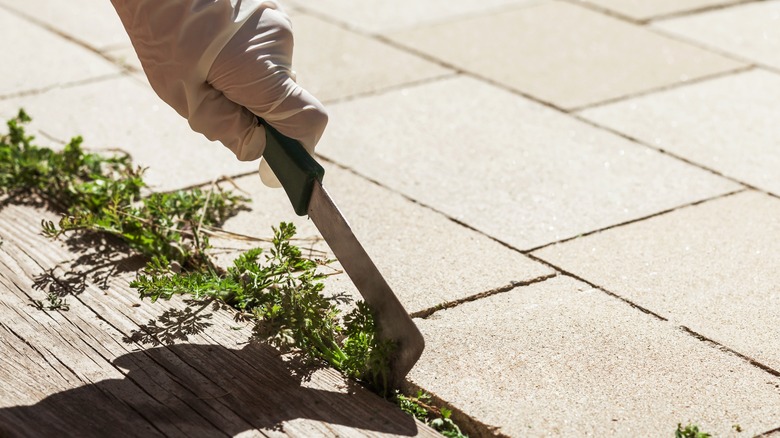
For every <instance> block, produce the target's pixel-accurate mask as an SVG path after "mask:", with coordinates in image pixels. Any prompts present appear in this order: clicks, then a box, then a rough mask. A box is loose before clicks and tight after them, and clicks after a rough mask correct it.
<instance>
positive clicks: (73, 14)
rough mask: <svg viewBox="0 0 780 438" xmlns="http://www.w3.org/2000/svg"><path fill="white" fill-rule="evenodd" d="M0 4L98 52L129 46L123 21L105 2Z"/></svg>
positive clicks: (13, 0) (11, 0)
mask: <svg viewBox="0 0 780 438" xmlns="http://www.w3.org/2000/svg"><path fill="white" fill-rule="evenodd" d="M0 5H2V6H4V7H6V8H8V9H11V10H14V11H17V12H19V13H21V14H24V15H26V16H28V17H31V18H32V19H34V20H37V21H39V22H41V23H44V24H45V25H46V26H49V27H51V28H52V29H55V30H57V31H58V32H61V33H63V34H65V35H67V36H68V37H69V38H73V39H76V40H78V41H80V42H82V43H84V44H87V45H89V46H90V47H93V48H95V49H98V50H101V49H105V48H109V47H113V46H118V45H127V44H130V38H129V37H128V36H127V33H126V32H125V28H124V27H123V26H122V21H121V20H120V19H119V16H117V14H116V11H114V7H113V6H112V5H111V2H110V1H107V0H106V1H103V0H98V1H95V0H68V1H61V0H24V1H19V0H0Z"/></svg>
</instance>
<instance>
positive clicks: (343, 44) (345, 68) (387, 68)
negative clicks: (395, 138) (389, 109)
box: [292, 14, 450, 101]
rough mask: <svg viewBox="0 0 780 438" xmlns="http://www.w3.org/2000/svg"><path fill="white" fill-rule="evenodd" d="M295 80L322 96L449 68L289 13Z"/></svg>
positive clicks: (442, 72)
mask: <svg viewBox="0 0 780 438" xmlns="http://www.w3.org/2000/svg"><path fill="white" fill-rule="evenodd" d="M292 21H293V26H294V28H295V31H296V33H295V55H294V61H293V68H294V69H295V70H296V71H297V72H298V82H299V83H300V84H301V85H302V86H303V87H304V88H306V89H307V90H309V91H310V92H311V93H312V94H314V95H315V96H317V98H318V99H320V100H322V101H329V100H334V99H339V98H344V97H350V96H354V95H356V94H362V93H367V92H372V91H377V90H380V89H383V88H387V87H393V86H398V85H401V84H405V83H409V82H413V81H419V80H423V79H430V78H434V77H438V76H442V75H445V74H447V73H448V72H449V71H450V70H448V69H446V68H443V67H440V66H439V65H437V64H434V63H432V62H429V61H425V60H423V59H422V58H419V57H416V56H414V55H410V54H409V53H406V52H404V51H401V50H399V49H397V48H395V47H392V46H390V45H387V44H384V43H381V42H379V41H376V40H374V39H371V38H368V37H365V36H362V35H359V34H356V33H354V32H349V31H347V30H345V29H343V28H341V27H339V26H336V25H334V24H331V23H328V22H325V21H322V20H320V19H317V18H315V17H312V16H310V15H304V14H293V16H292Z"/></svg>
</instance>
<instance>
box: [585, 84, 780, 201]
mask: <svg viewBox="0 0 780 438" xmlns="http://www.w3.org/2000/svg"><path fill="white" fill-rule="evenodd" d="M777 102H780V76H778V75H776V74H773V73H769V72H766V71H763V70H756V71H750V72H746V73H742V74H739V75H734V76H728V77H725V78H719V79H714V80H710V81H705V82H702V83H699V84H695V85H691V86H687V87H683V88H678V89H673V90H669V91H665V92H662V93H655V94H651V95H648V96H643V97H640V98H636V99H631V100H627V101H623V102H619V103H615V104H612V105H607V106H604V107H599V108H593V109H590V110H587V111H584V112H583V113H582V115H583V116H584V117H585V118H587V119H590V120H592V121H594V122H597V123H599V124H601V125H604V126H608V127H610V128H613V129H616V130H618V131H620V132H623V133H626V134H628V135H630V136H631V137H633V138H637V139H639V140H642V141H644V142H646V143H647V144H650V145H653V146H655V147H658V148H661V149H664V150H667V151H669V152H672V153H674V154H676V155H679V156H682V157H684V158H686V159H688V160H691V161H693V162H696V163H700V164H702V165H704V166H707V167H709V168H711V169H714V170H717V171H719V172H721V173H723V174H724V175H727V176H730V177H733V178H737V179H739V180H740V181H744V182H746V183H748V184H751V185H753V186H756V187H759V188H762V189H764V190H768V191H772V192H773V193H775V194H778V195H780V173H778V171H777V170H778V169H780V154H777V148H778V145H780V126H778V124H777V114H778V107H777ZM747 114H749V116H746V115H747Z"/></svg>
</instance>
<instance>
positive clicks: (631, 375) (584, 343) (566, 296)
mask: <svg viewBox="0 0 780 438" xmlns="http://www.w3.org/2000/svg"><path fill="white" fill-rule="evenodd" d="M419 326H420V329H421V331H422V332H423V335H424V336H425V339H426V342H427V349H426V350H425V352H424V353H423V356H422V358H421V359H420V362H418V364H417V366H416V367H415V368H414V369H413V370H412V373H411V374H410V376H411V379H412V381H413V382H414V383H416V384H417V385H420V386H422V387H423V388H425V389H426V390H428V391H431V392H433V393H435V394H436V395H438V396H439V397H441V398H443V399H444V400H445V401H446V402H448V403H450V404H452V405H453V406H454V407H455V408H457V409H460V410H463V411H465V412H467V413H468V414H469V415H470V416H472V417H473V418H475V419H476V420H478V421H480V422H482V423H484V424H487V425H491V426H496V427H499V429H498V432H500V433H504V434H507V435H509V436H551V435H555V436H651V435H652V436H672V435H673V434H674V430H675V429H676V427H677V423H679V422H682V423H683V424H686V423H687V422H688V421H692V422H696V423H697V424H699V425H700V426H701V427H702V430H705V431H707V432H710V433H712V434H713V436H732V434H733V433H734V431H733V430H731V428H732V425H733V424H739V425H741V427H742V428H743V429H744V432H743V433H742V434H740V435H739V436H743V435H744V436H753V435H755V434H756V433H760V432H764V431H766V430H771V428H772V427H776V423H777V412H778V410H779V409H780V379H778V378H777V377H775V376H772V375H771V374H769V373H767V372H765V371H763V370H761V369H759V368H757V367H754V366H752V365H750V364H748V363H747V362H746V361H744V360H742V359H739V358H738V357H736V356H734V355H731V354H729V353H726V352H723V351H721V350H719V349H717V348H715V347H713V346H711V345H710V344H708V343H705V342H702V341H699V340H697V339H696V338H694V337H693V336H690V335H688V334H686V333H684V332H683V331H682V330H679V329H676V328H674V327H673V326H672V325H671V324H669V323H667V322H663V321H660V320H658V319H656V318H654V317H652V316H650V315H647V314H645V313H642V312H641V311H639V310H636V309H634V308H632V307H630V306H629V305H627V304H626V303H624V302H622V301H620V300H617V299H615V298H613V297H610V296H608V295H607V294H605V293H603V292H601V291H598V290H594V289H591V288H589V287H588V286H587V285H585V284H583V283H579V282H577V281H575V280H573V279H571V278H569V277H564V276H559V277H556V278H554V279H551V280H547V281H545V282H542V283H537V284H534V285H531V286H528V287H523V288H518V289H515V290H512V291H510V292H507V293H502V294H498V295H494V296H492V297H489V298H485V299H481V300H478V301H474V302H470V303H466V304H463V305H460V306H458V307H455V308H453V309H450V310H446V311H440V312H437V313H435V314H434V315H433V316H431V317H430V318H428V319H425V320H420V321H419Z"/></svg>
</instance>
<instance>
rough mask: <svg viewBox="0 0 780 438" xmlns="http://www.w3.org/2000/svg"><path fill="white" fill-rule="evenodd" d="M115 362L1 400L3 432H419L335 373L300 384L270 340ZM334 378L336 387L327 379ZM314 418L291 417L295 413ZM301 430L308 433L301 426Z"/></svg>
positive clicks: (163, 350)
mask: <svg viewBox="0 0 780 438" xmlns="http://www.w3.org/2000/svg"><path fill="white" fill-rule="evenodd" d="M113 364H114V365H115V366H116V367H118V368H119V369H121V370H123V372H124V373H125V378H123V379H111V380H104V381H101V382H98V383H95V384H91V385H86V386H82V387H79V388H75V389H71V390H67V391H63V392H60V393H57V394H53V395H50V396H48V397H47V398H45V399H44V400H41V401H40V402H38V403H36V404H34V405H30V406H16V407H10V408H4V409H0V437H6V436H8V437H38V436H79V437H105V436H112V437H114V436H143V437H153V436H187V437H212V436H219V435H229V436H235V435H237V434H239V433H242V432H245V431H250V430H255V429H259V430H261V431H262V430H267V431H276V432H287V433H289V434H291V435H300V436H317V435H312V432H315V431H316V432H318V433H319V434H320V435H321V436H338V435H342V434H345V433H347V429H345V428H349V429H359V430H360V433H361V434H365V435H369V436H370V435H377V436H380V435H384V434H387V435H394V436H414V435H416V434H417V432H418V431H417V424H416V423H415V421H414V420H413V419H412V418H411V417H409V416H408V415H406V414H405V413H403V412H401V411H400V410H399V409H398V408H397V407H395V406H394V405H392V404H391V403H389V402H387V401H385V400H383V399H381V398H379V397H378V396H376V395H374V394H372V393H369V392H368V391H366V390H365V389H363V388H359V387H350V388H342V389H341V390H338V391H337V390H335V388H334V387H335V384H334V383H333V379H332V378H331V379H319V378H317V377H316V376H315V378H314V379H313V381H312V382H310V383H309V384H307V385H306V386H303V385H302V384H301V383H300V381H299V379H298V378H296V376H294V375H293V374H292V373H291V372H290V370H289V367H288V364H287V363H285V362H284V361H283V360H282V358H281V357H280V356H279V353H278V352H277V351H276V350H274V349H273V348H271V347H269V346H267V345H263V344H258V343H250V344H247V345H246V346H244V348H242V349H240V350H233V349H229V348H225V347H223V346H220V345H174V346H168V347H158V348H151V349H148V350H142V351H138V352H133V353H128V354H126V355H124V356H121V357H119V358H117V359H116V360H115V361H114V362H113ZM331 388H334V389H331ZM299 419H300V420H314V421H303V422H301V421H293V420H299ZM302 434H303V435H302Z"/></svg>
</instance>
